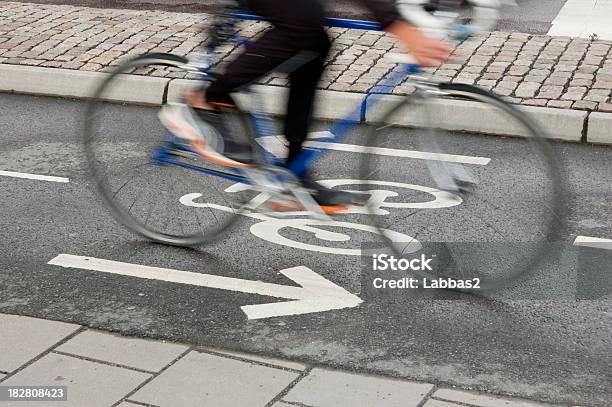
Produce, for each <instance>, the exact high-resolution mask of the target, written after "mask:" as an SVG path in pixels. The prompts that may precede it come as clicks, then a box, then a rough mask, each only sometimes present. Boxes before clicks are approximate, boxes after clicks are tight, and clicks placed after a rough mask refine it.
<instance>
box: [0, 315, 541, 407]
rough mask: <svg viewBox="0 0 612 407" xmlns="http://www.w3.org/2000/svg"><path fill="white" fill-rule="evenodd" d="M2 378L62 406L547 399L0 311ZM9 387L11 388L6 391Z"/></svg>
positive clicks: (523, 406)
mask: <svg viewBox="0 0 612 407" xmlns="http://www.w3.org/2000/svg"><path fill="white" fill-rule="evenodd" d="M0 327H2V329H0V348H1V349H2V352H0V399H2V395H3V393H2V390H1V388H2V387H3V386H19V385H21V386H66V390H67V401H63V402H46V403H47V404H41V401H31V402H27V401H19V402H17V401H12V402H11V401H0V406H13V405H14V406H22V407H27V406H42V405H56V404H57V405H61V406H62V407H72V406H74V407H83V406H87V407H97V406H100V407H111V406H113V407H136V406H143V405H144V406H155V407H183V406H184V407H193V406H219V407H225V406H240V407H251V406H253V407H256V406H261V407H263V406H266V407H291V406H294V407H296V406H302V407H332V406H333V407H335V406H337V407H345V406H359V407H367V406H372V407H386V406H398V407H400V406H401V407H410V406H413V407H417V406H418V407H422V406H423V407H460V406H464V407H465V406H479V407H501V406H504V407H536V406H545V405H547V404H541V403H536V402H532V401H528V400H522V399H515V398H501V397H498V396H494V395H488V394H483V393H474V392H468V391H462V390H457V389H450V388H444V387H439V386H437V385H435V384H429V383H422V382H411V381H406V380H398V379H392V378H387V377H376V376H369V375H361V374H355V373H351V372H342V371H336V370H328V369H325V368H321V367H312V366H307V365H305V364H301V363H296V362H291V361H286V360H278V359H269V358H264V357H260V356H256V355H247V354H239V353H234V352H226V351H223V350H219V349H206V348H199V347H194V346H190V345H184V344H177V343H167V342H164V341H162V342H160V341H152V340H145V339H136V338H128V337H122V336H118V335H114V334H109V333H105V332H100V331H94V330H91V329H87V328H85V327H82V326H79V325H74V324H68V323H63V322H55V321H49V320H44V319H36V318H30V317H22V316H15V315H7V314H0ZM4 393H6V390H4Z"/></svg>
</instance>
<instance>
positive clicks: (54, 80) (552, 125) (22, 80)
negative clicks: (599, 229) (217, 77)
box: [0, 64, 612, 145]
mask: <svg viewBox="0 0 612 407" xmlns="http://www.w3.org/2000/svg"><path fill="white" fill-rule="evenodd" d="M107 75H108V74H107V73H102V72H81V71H75V70H70V69H60V68H41V67H31V66H18V65H7V64H0V91H1V92H11V93H22V94H30V95H40V96H59V97H67V98H77V99H87V98H89V97H91V95H92V94H93V92H94V90H95V88H96V86H97V85H98V84H99V83H100V82H101V80H102V79H103V78H105V77H106V76H107ZM120 80H121V81H122V86H119V87H117V89H118V91H116V92H113V93H112V94H108V95H105V98H107V99H108V100H111V101H114V102H122V103H133V104H145V105H161V104H163V103H165V102H167V101H172V100H176V98H177V97H178V95H180V93H181V91H182V89H184V88H185V87H188V86H191V85H192V84H196V83H197V81H195V80H189V79H172V78H160V77H150V76H141V75H123V76H122V77H121V79H120ZM254 89H255V90H256V92H258V93H259V94H261V95H262V96H263V97H261V100H262V101H263V106H262V107H260V109H263V111H265V112H266V113H269V114H273V115H282V114H283V113H284V106H285V98H286V92H287V88H285V87H280V86H270V85H254ZM402 97H403V96H398V95H370V96H367V95H365V94H363V93H355V92H341V91H332V90H320V91H319V94H318V106H317V109H316V111H315V117H316V118H317V119H324V120H335V119H341V118H346V117H347V115H348V114H349V113H350V112H351V111H354V110H355V109H356V107H358V106H360V104H361V106H362V109H360V110H361V114H360V116H361V117H358V118H355V119H356V120H358V121H359V122H361V123H372V122H377V121H379V119H380V115H381V112H384V111H386V110H387V109H388V108H389V107H390V106H392V105H394V104H395V103H397V101H398V100H399V99H400V98H402ZM374 99H378V100H377V101H376V103H375V104H374V103H373V102H374ZM518 107H519V109H522V110H523V111H525V112H527V113H528V114H529V115H530V116H531V117H532V118H533V119H534V120H535V121H536V122H537V123H539V124H540V126H541V127H542V128H543V130H544V131H545V132H546V134H547V137H549V138H551V139H555V140H563V141H570V142H588V143H594V144H604V145H612V113H602V112H588V111H581V110H573V109H558V108H550V107H537V106H524V105H518ZM433 109H435V110H436V112H435V114H436V117H439V118H441V122H440V124H441V126H442V127H443V128H445V129H448V130H457V131H470V132H479V133H486V134H490V135H497V136H521V135H522V134H521V130H520V129H518V128H511V127H508V125H507V123H506V122H505V121H504V119H503V117H501V116H499V115H495V114H489V113H490V112H487V111H485V110H486V108H485V107H483V106H479V105H478V104H477V103H474V102H466V101H459V100H453V99H441V100H438V101H436V102H435V103H434V105H433ZM401 113H402V117H401V118H399V119H398V120H397V124H398V125H402V126H412V125H418V124H419V120H420V118H419V117H416V115H411V113H410V112H408V111H405V112H401ZM483 114H484V115H486V116H483ZM482 117H487V120H486V121H483V120H482Z"/></svg>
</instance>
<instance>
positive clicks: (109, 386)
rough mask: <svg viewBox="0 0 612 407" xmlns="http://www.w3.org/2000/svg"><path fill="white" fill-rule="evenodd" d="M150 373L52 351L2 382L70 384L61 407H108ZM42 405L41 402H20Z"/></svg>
mask: <svg viewBox="0 0 612 407" xmlns="http://www.w3.org/2000/svg"><path fill="white" fill-rule="evenodd" d="M149 378H150V375H148V374H146V373H140V372H135V371H133V370H129V369H122V368H118V367H113V366H108V365H104V364H101V363H95V362H89V361H86V360H82V359H77V358H74V357H71V356H64V355H58V354H55V353H51V354H49V355H47V356H45V357H43V358H41V359H40V360H37V361H36V362H35V363H33V364H31V365H30V366H28V367H27V368H25V369H24V370H22V371H20V372H19V373H17V374H16V375H15V376H12V377H10V378H9V379H7V380H6V381H4V382H2V385H28V386H48V385H57V386H67V392H68V400H67V401H65V402H61V403H59V404H61V406H62V407H83V406H87V407H108V406H110V405H112V404H114V403H116V402H117V401H119V400H121V399H122V398H124V397H125V396H126V395H127V394H129V393H130V392H131V391H133V390H134V389H135V388H136V387H138V386H140V385H141V384H142V383H143V382H144V381H145V380H147V379H149ZM19 406H20V407H40V406H41V404H40V402H20V403H19Z"/></svg>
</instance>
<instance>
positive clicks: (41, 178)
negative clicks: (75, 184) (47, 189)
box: [0, 170, 70, 183]
mask: <svg viewBox="0 0 612 407" xmlns="http://www.w3.org/2000/svg"><path fill="white" fill-rule="evenodd" d="M0 176H2V177H10V178H21V179H31V180H36V181H49V182H60V183H66V182H70V180H69V179H68V178H65V177H54V176H51V175H38V174H28V173H25V172H15V171H2V170H0Z"/></svg>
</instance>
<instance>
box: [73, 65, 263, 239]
mask: <svg viewBox="0 0 612 407" xmlns="http://www.w3.org/2000/svg"><path fill="white" fill-rule="evenodd" d="M186 64H187V60H186V59H184V58H182V57H178V56H175V55H170V54H146V55H142V56H139V57H136V58H133V59H130V60H127V61H126V62H124V63H122V64H120V65H119V66H117V68H116V69H115V70H114V72H112V73H111V74H109V76H108V77H107V78H106V79H105V80H104V81H103V82H102V83H101V84H100V86H99V87H98V88H97V90H96V92H95V94H94V95H93V97H92V99H91V101H90V102H89V104H88V107H87V111H86V116H85V122H84V124H85V129H84V130H85V131H84V133H85V134H84V143H85V151H86V156H87V162H88V165H89V169H90V172H91V174H92V176H93V181H94V183H95V186H96V189H97V191H98V192H99V196H100V197H101V198H102V200H103V202H104V203H105V205H106V207H107V208H108V209H109V210H110V212H111V214H112V215H113V217H114V218H115V219H116V220H117V221H119V222H120V223H121V224H122V225H124V226H125V227H127V228H128V229H129V230H131V231H133V232H135V233H137V234H139V235H142V236H144V237H146V238H148V239H150V240H153V241H156V242H159V243H164V244H170V245H178V246H193V245H197V244H201V243H205V242H210V241H212V240H214V239H217V238H219V237H220V236H221V234H222V232H224V231H226V230H228V229H229V227H230V226H232V224H233V223H234V222H235V220H236V219H237V215H238V213H239V209H240V208H241V204H242V202H244V199H245V197H244V196H243V193H242V192H240V191H241V188H239V187H237V179H236V178H232V177H231V176H218V175H219V174H221V175H224V174H225V175H230V174H227V173H225V172H224V169H223V168H220V167H219V166H215V165H214V164H211V163H209V162H206V161H205V160H202V159H200V158H199V157H198V156H197V155H196V154H193V153H189V152H188V151H176V149H173V148H169V147H170V144H169V143H171V142H172V141H173V139H174V138H173V136H172V135H171V134H170V133H168V132H167V130H165V129H164V128H163V126H162V125H161V123H160V122H159V120H158V118H157V112H158V110H159V107H146V106H135V105H119V104H116V103H111V102H109V99H112V96H113V95H114V94H117V93H121V92H124V90H122V89H121V87H122V86H124V85H125V83H126V82H125V78H126V77H125V75H124V74H140V75H154V76H164V75H167V74H169V73H172V77H179V78H181V77H185V76H187V74H188V72H187V71H186V70H185V66H186ZM194 83H197V82H196V81H194ZM223 120H224V121H225V122H226V124H227V127H228V128H229V129H230V130H231V131H234V132H236V133H237V134H240V135H242V136H243V137H249V135H250V134H251V133H250V131H251V129H250V127H249V124H248V120H247V119H246V117H245V115H244V114H243V113H241V112H234V113H231V114H230V113H227V114H224V116H223ZM238 181H239V179H238Z"/></svg>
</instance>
